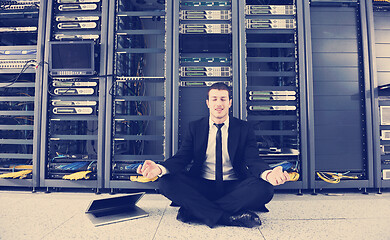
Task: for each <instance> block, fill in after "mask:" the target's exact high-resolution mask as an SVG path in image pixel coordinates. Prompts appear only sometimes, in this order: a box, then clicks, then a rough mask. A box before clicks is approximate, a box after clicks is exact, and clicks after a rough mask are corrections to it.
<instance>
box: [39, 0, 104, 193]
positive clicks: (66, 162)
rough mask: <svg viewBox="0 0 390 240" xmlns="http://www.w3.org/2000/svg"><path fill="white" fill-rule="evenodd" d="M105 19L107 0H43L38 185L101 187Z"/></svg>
mask: <svg viewBox="0 0 390 240" xmlns="http://www.w3.org/2000/svg"><path fill="white" fill-rule="evenodd" d="M107 19H108V1H107V0H90V1H86V2H81V1H80V2H79V1H68V0H50V1H48V6H47V19H46V21H47V24H46V37H45V62H46V63H47V65H48V67H47V68H45V71H44V76H43V82H42V84H43V86H42V89H43V94H42V131H41V133H42V135H41V137H42V146H41V176H40V182H41V186H42V187H47V188H49V187H77V188H96V189H97V191H99V189H100V188H102V187H103V156H104V154H103V153H104V122H105V93H106V90H105V88H106V78H107V76H106V59H107V58H106V45H107Z"/></svg>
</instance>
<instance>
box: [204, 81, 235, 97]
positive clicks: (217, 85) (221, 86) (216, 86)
mask: <svg viewBox="0 0 390 240" xmlns="http://www.w3.org/2000/svg"><path fill="white" fill-rule="evenodd" d="M213 89H217V90H226V91H228V95H229V99H231V98H232V97H231V96H230V89H229V87H228V86H227V85H226V84H225V83H222V82H217V83H214V84H213V85H211V86H210V87H209V90H208V91H207V99H209V93H210V91H211V90H213Z"/></svg>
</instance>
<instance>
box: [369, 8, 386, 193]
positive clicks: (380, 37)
mask: <svg viewBox="0 0 390 240" xmlns="http://www.w3.org/2000/svg"><path fill="white" fill-rule="evenodd" d="M389 10H390V4H389V3H388V2H382V1H373V2H372V3H371V1H368V2H367V13H368V26H369V30H370V31H369V37H370V48H369V49H370V50H371V52H370V54H371V55H370V57H372V65H371V77H372V84H371V86H372V88H373V90H372V92H373V95H374V98H373V101H372V102H373V130H374V132H373V136H374V138H373V140H374V141H373V142H374V147H375V148H374V159H375V169H374V172H375V187H377V188H379V189H380V188H388V187H390V181H389V180H390V174H389V173H390V155H389V154H390V153H389V151H388V150H389V149H388V148H389V143H390V141H389V140H390V138H389V133H390V127H389V124H390V123H389V115H388V113H389V109H390V88H389V86H390V80H389V76H390V67H389V63H390V22H389V21H388V20H389V17H390V14H389Z"/></svg>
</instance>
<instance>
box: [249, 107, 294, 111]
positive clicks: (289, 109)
mask: <svg viewBox="0 0 390 240" xmlns="http://www.w3.org/2000/svg"><path fill="white" fill-rule="evenodd" d="M296 109H297V107H296V106H249V110H252V111H293V110H296Z"/></svg>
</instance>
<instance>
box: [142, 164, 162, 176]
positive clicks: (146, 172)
mask: <svg viewBox="0 0 390 240" xmlns="http://www.w3.org/2000/svg"><path fill="white" fill-rule="evenodd" d="M137 173H138V174H142V176H144V177H146V178H149V179H152V178H155V177H157V176H158V175H160V174H161V173H162V171H161V169H160V168H159V167H158V166H157V164H156V163H155V162H153V161H151V160H145V162H144V164H142V165H139V166H138V168H137Z"/></svg>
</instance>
